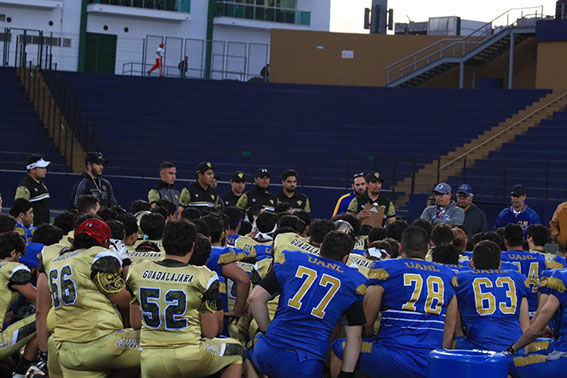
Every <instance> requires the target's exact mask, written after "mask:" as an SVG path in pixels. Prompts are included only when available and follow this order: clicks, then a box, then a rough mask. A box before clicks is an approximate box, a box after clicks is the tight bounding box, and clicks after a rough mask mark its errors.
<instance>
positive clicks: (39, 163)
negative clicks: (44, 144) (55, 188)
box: [14, 155, 50, 226]
mask: <svg viewBox="0 0 567 378" xmlns="http://www.w3.org/2000/svg"><path fill="white" fill-rule="evenodd" d="M49 163H50V162H49V161H45V160H43V157H41V156H39V155H31V156H30V157H29V158H28V160H27V162H26V169H27V170H28V174H27V175H26V177H24V179H23V180H22V181H21V182H20V185H19V186H18V188H17V189H16V196H15V197H14V199H18V198H23V199H26V200H28V201H30V202H31V204H32V207H33V213H34V225H36V226H39V225H41V224H44V223H50V222H49V191H48V190H47V186H45V182H44V181H43V180H44V179H45V176H46V174H47V166H48V165H49Z"/></svg>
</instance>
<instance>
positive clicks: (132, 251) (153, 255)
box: [127, 239, 165, 262]
mask: <svg viewBox="0 0 567 378" xmlns="http://www.w3.org/2000/svg"><path fill="white" fill-rule="evenodd" d="M144 242H146V243H147V242H149V243H152V244H155V245H156V246H157V247H158V249H159V251H151V250H145V251H137V250H136V249H139V248H138V247H139V246H140V244H142V243H144ZM127 249H128V254H129V255H130V260H132V262H136V261H140V260H156V261H157V260H163V259H165V249H163V245H162V242H161V240H142V239H140V240H137V241H136V242H135V243H134V245H132V246H128V247H127Z"/></svg>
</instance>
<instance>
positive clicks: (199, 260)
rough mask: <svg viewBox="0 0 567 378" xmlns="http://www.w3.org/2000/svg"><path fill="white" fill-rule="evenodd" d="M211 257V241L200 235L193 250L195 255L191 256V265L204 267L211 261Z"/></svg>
mask: <svg viewBox="0 0 567 378" xmlns="http://www.w3.org/2000/svg"><path fill="white" fill-rule="evenodd" d="M210 255H211V242H210V241H209V239H208V238H207V237H206V236H205V235H203V234H200V233H198V234H197V238H196V239H195V248H193V254H192V255H191V260H189V264H191V265H197V266H203V265H206V264H207V261H209V256H210Z"/></svg>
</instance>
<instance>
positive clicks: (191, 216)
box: [181, 206, 201, 221]
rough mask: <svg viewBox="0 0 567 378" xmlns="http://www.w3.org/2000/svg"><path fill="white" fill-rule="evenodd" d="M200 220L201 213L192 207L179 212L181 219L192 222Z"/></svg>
mask: <svg viewBox="0 0 567 378" xmlns="http://www.w3.org/2000/svg"><path fill="white" fill-rule="evenodd" d="M199 218H201V212H200V211H199V210H198V209H195V208H194V207H191V206H189V207H187V208H185V209H183V211H182V212H181V219H185V220H188V221H192V220H195V219H199Z"/></svg>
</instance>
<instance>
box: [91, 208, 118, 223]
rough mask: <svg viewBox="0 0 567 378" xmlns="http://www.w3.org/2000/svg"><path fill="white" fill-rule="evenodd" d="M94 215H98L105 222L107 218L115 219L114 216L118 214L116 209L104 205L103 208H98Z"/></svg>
mask: <svg viewBox="0 0 567 378" xmlns="http://www.w3.org/2000/svg"><path fill="white" fill-rule="evenodd" d="M96 215H98V216H99V217H101V218H102V220H103V221H105V222H107V221H109V220H112V219H116V217H117V216H118V214H117V213H116V211H114V210H112V209H111V208H109V207H105V208H103V209H100V210H99V211H98V212H97V213H96Z"/></svg>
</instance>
